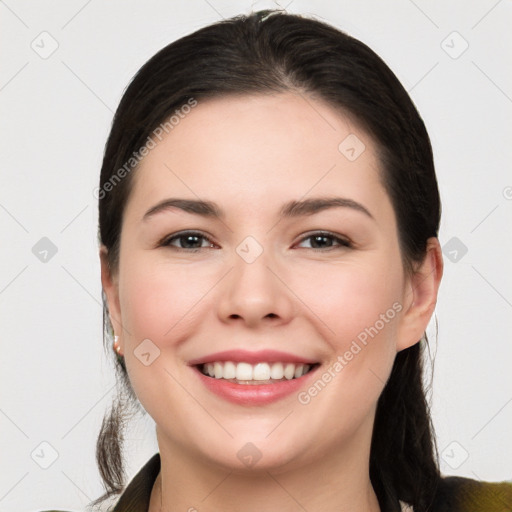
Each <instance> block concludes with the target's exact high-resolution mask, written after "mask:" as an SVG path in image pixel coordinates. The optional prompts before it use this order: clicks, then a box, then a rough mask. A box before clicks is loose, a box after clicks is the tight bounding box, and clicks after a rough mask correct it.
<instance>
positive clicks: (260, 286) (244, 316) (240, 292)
mask: <svg viewBox="0 0 512 512" xmlns="http://www.w3.org/2000/svg"><path fill="white" fill-rule="evenodd" d="M233 265H234V267H233V268H232V270H231V271H230V272H229V274H228V275H227V276H226V278H225V279H223V280H222V287H221V289H220V290H219V296H218V303H217V304H218V307H217V311H218V316H219V318H220V320H221V321H222V322H224V323H233V322H238V323H240V324H243V325H245V326H246V327H251V328H256V327H259V326H266V325H272V326H277V325H284V324H286V323H288V322H290V320H291V319H292V317H293V311H294V304H293V300H292V299H293V296H292V294H291V293H290V291H289V289H288V287H287V286H286V280H285V279H283V276H281V275H280V274H281V272H279V270H278V268H277V266H276V265H275V262H273V261H271V258H270V257H269V256H268V254H267V252H266V251H263V253H262V254H261V255H260V256H259V257H258V258H257V259H256V260H255V261H253V262H251V263H248V262H247V261H245V260H244V259H243V258H242V257H240V256H239V255H238V254H235V255H234V258H233Z"/></svg>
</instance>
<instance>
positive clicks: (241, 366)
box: [219, 363, 253, 380]
mask: <svg viewBox="0 0 512 512" xmlns="http://www.w3.org/2000/svg"><path fill="white" fill-rule="evenodd" d="M219 364H220V363H219ZM252 373H253V372H252V366H251V365H250V364H249V363H238V364H237V365H236V380H252Z"/></svg>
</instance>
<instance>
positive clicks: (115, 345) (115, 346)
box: [114, 336, 122, 357]
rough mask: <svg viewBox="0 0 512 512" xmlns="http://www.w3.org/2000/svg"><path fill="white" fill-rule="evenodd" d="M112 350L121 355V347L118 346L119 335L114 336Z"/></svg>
mask: <svg viewBox="0 0 512 512" xmlns="http://www.w3.org/2000/svg"><path fill="white" fill-rule="evenodd" d="M114 351H115V352H116V354H117V355H118V356H121V357H122V354H121V347H120V346H119V336H114Z"/></svg>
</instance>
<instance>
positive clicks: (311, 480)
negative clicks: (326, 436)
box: [149, 436, 380, 512]
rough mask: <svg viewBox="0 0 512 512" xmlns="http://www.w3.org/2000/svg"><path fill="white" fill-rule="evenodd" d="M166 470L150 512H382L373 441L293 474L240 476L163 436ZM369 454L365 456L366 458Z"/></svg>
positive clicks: (289, 471) (268, 472)
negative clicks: (372, 468) (372, 466)
mask: <svg viewBox="0 0 512 512" xmlns="http://www.w3.org/2000/svg"><path fill="white" fill-rule="evenodd" d="M158 441H159V448H160V457H161V471H160V474H159V475H158V478H157V481H156V482H155V485H154V487H153V492H152V495H151V502H150V507H149V512H171V511H172V510H184V511H189V512H197V511H199V512H214V511H218V510H222V511H223V512H234V511H236V510H241V509H242V510H244V512H259V511H261V510H268V507H269V504H270V503H271V504H272V509H273V510H279V511H280V512H298V511H303V510H307V511H308V512H320V511H325V510H336V511H339V512H349V511H353V510H365V511H367V512H380V507H379V503H378V500H377V496H376V495H375V492H374V490H373V487H372V485H371V482H370V478H369V441H370V439H367V442H366V443H365V444H364V445H363V446H364V447H366V450H361V444H360V443H357V442H351V443H349V447H350V448H340V449H339V450H332V453H335V455H332V454H331V455H330V456H327V455H326V456H325V457H321V458H319V459H315V460H314V461H313V462H310V463H307V464H303V465H301V466H299V467H294V468H292V469H285V470H283V469H280V470H274V469H268V470H267V469H259V470H258V469H256V468H252V469H251V470H250V472H249V471H246V472H238V471H237V470H230V469H227V468H221V467H219V466H217V465H214V464H212V463H208V462H206V461H204V460H198V459H197V458H194V457H193V456H191V455H190V454H186V453H183V449H181V448H180V447H179V446H176V445H173V444H172V443H170V442H168V440H166V439H165V438H163V437H161V436H159V439H158ZM362 451H364V453H362Z"/></svg>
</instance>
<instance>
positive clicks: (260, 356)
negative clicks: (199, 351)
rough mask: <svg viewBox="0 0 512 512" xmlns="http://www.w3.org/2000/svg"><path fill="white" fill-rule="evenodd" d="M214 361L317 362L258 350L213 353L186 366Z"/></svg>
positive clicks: (276, 352)
mask: <svg viewBox="0 0 512 512" xmlns="http://www.w3.org/2000/svg"><path fill="white" fill-rule="evenodd" d="M216 361H219V362H222V361H233V362H234V363H253V364H254V363H302V364H315V363H317V362H318V361H317V360H314V359H310V358H308V357H302V356H299V355H296V354H290V353H288V352H281V351H278V350H258V351H257V352H252V351H249V350H240V349H237V350H224V351H222V352H215V353H214V354H208V355H206V356H203V357H198V358H196V359H191V360H190V361H189V362H188V364H189V365H190V366H196V365H199V364H206V363H214V362H216Z"/></svg>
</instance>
